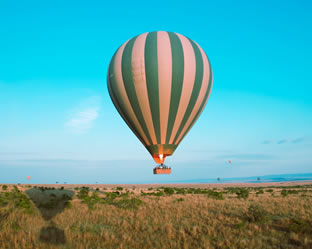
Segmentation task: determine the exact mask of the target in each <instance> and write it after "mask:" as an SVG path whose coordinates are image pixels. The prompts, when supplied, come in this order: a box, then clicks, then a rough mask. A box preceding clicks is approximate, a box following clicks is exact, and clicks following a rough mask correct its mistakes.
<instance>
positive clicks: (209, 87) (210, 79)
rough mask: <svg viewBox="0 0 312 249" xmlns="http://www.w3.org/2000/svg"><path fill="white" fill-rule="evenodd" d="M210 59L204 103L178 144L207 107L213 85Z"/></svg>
mask: <svg viewBox="0 0 312 249" xmlns="http://www.w3.org/2000/svg"><path fill="white" fill-rule="evenodd" d="M207 59H208V64H209V83H208V84H209V85H208V89H207V91H206V93H205V97H204V99H203V102H202V104H201V105H200V107H199V109H198V112H197V113H196V115H195V117H194V119H193V121H192V122H191V124H190V125H189V127H188V128H187V129H186V131H185V133H184V134H183V136H182V137H181V139H180V141H177V142H178V143H177V145H179V143H181V141H182V140H183V138H184V137H185V135H186V134H187V133H188V132H189V131H190V129H191V128H192V127H193V125H194V124H195V122H196V120H197V119H198V117H199V115H200V114H201V113H202V111H203V109H204V107H205V104H206V101H207V99H208V97H209V93H210V91H211V87H212V71H211V65H210V61H209V58H208V57H207Z"/></svg>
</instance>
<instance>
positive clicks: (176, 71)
mask: <svg viewBox="0 0 312 249" xmlns="http://www.w3.org/2000/svg"><path fill="white" fill-rule="evenodd" d="M168 34H169V39H170V43H171V54H172V82H171V89H172V90H171V97H170V109H169V119H168V128H167V134H166V144H168V143H169V139H170V137H171V133H172V129H173V125H174V122H175V119H176V115H177V111H178V107H179V103H180V97H181V92H182V85H183V76H184V55H183V47H182V44H181V41H180V39H179V37H178V36H177V35H176V34H175V33H172V32H168Z"/></svg>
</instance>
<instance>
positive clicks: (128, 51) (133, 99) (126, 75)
mask: <svg viewBox="0 0 312 249" xmlns="http://www.w3.org/2000/svg"><path fill="white" fill-rule="evenodd" d="M136 38H137V37H134V38H132V39H131V40H130V41H129V42H128V43H127V44H126V46H125V49H124V51H123V54H122V60H121V68H122V69H121V70H122V78H123V81H124V86H125V89H126V92H127V95H128V98H129V101H130V104H131V107H132V109H133V111H134V113H135V115H136V117H137V119H138V121H139V123H140V125H141V127H142V129H143V131H144V133H145V136H146V137H147V139H148V142H149V143H150V144H152V143H153V142H152V139H151V136H150V133H149V131H148V129H147V126H146V123H145V120H144V117H143V114H142V111H141V108H140V104H139V101H138V97H137V95H136V91H135V86H134V81H133V73H132V65H131V61H132V49H133V44H134V42H135V40H136Z"/></svg>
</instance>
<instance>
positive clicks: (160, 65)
mask: <svg viewBox="0 0 312 249" xmlns="http://www.w3.org/2000/svg"><path fill="white" fill-rule="evenodd" d="M107 81H108V82H107V83H108V90H109V94H110V97H111V99H112V101H113V103H114V105H115V107H116V109H117V110H118V112H119V113H120V115H121V116H122V118H123V119H124V121H125V122H126V123H127V125H128V126H129V127H130V129H131V130H132V131H133V133H134V134H135V135H136V136H137V137H138V139H139V140H140V141H141V142H142V144H143V145H144V146H145V148H146V149H147V150H148V151H149V153H150V154H151V156H152V157H153V159H154V160H155V162H156V163H157V164H163V163H164V161H165V158H166V157H167V156H171V155H172V154H173V153H174V151H175V149H176V148H177V146H178V145H179V144H180V142H181V141H182V140H183V138H184V137H185V135H186V134H187V133H188V132H189V130H190V129H191V128H192V126H193V125H194V123H195V122H196V120H197V119H198V117H199V116H200V114H201V113H202V111H203V109H204V107H205V105H206V103H207V101H208V98H209V95H210V92H211V88H212V71H211V66H210V62H209V60H208V57H207V55H206V54H205V52H204V51H203V49H202V48H201V47H200V46H199V45H198V44H197V43H196V42H194V41H192V40H191V39H189V38H187V37H185V36H183V35H180V34H177V33H174V32H165V31H157V32H149V33H144V34H141V35H138V36H136V37H134V38H132V39H130V40H128V41H127V42H125V43H124V44H123V45H122V46H120V47H119V49H118V50H117V51H116V53H115V54H114V56H113V58H112V60H111V62H110V65H109V69H108V75H107Z"/></svg>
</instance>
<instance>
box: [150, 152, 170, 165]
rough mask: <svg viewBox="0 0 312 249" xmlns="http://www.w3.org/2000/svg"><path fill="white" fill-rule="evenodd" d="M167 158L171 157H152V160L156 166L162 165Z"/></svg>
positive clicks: (164, 155) (163, 155)
mask: <svg viewBox="0 0 312 249" xmlns="http://www.w3.org/2000/svg"><path fill="white" fill-rule="evenodd" d="M167 156H171V155H168V154H159V155H153V159H154V161H155V163H157V164H164V162H165V158H166V157H167Z"/></svg>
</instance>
